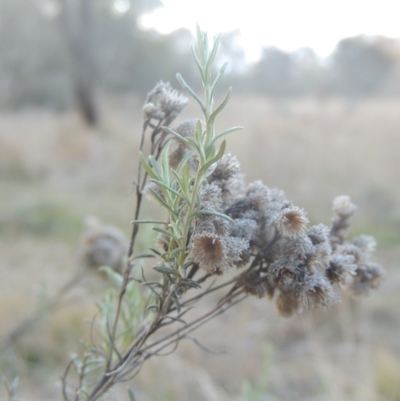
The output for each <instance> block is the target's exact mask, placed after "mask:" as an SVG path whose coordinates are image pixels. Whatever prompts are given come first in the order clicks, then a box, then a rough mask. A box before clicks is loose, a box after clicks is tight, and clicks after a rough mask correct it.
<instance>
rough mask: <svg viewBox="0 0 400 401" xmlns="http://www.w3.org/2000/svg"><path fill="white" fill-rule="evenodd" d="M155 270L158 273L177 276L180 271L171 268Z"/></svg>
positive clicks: (157, 268)
mask: <svg viewBox="0 0 400 401" xmlns="http://www.w3.org/2000/svg"><path fill="white" fill-rule="evenodd" d="M153 269H154V270H156V271H158V272H159V273H165V274H173V275H175V276H176V275H178V271H177V270H176V269H174V268H173V267H169V266H154V267H153Z"/></svg>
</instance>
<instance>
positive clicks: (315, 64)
mask: <svg viewBox="0 0 400 401" xmlns="http://www.w3.org/2000/svg"><path fill="white" fill-rule="evenodd" d="M290 57H291V60H292V65H293V74H292V77H291V78H292V81H291V86H292V87H291V90H290V91H291V93H293V94H294V95H296V96H304V95H306V96H307V95H317V94H319V93H320V91H321V87H322V86H323V80H324V69H323V68H322V66H321V63H320V60H319V59H318V57H317V55H316V54H315V52H314V50H312V49H311V48H309V47H303V48H300V49H298V50H296V51H294V52H293V53H291V54H290Z"/></svg>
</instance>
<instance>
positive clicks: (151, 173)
mask: <svg viewBox="0 0 400 401" xmlns="http://www.w3.org/2000/svg"><path fill="white" fill-rule="evenodd" d="M139 161H140V163H141V165H142V166H143V168H144V169H145V170H146V172H147V174H148V175H149V177H151V178H158V177H157V175H156V174H155V172H154V171H153V169H152V168H151V167H150V165H149V164H148V163H147V162H146V160H145V159H144V156H143V153H142V152H140V153H139Z"/></svg>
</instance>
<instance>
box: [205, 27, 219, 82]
mask: <svg viewBox="0 0 400 401" xmlns="http://www.w3.org/2000/svg"><path fill="white" fill-rule="evenodd" d="M220 41H221V36H220V35H218V36H217V37H216V38H215V40H214V45H213V48H212V49H211V53H210V57H209V58H208V60H207V64H206V75H209V74H210V73H211V66H212V63H213V62H214V60H215V56H216V55H217V52H218V47H219V42H220Z"/></svg>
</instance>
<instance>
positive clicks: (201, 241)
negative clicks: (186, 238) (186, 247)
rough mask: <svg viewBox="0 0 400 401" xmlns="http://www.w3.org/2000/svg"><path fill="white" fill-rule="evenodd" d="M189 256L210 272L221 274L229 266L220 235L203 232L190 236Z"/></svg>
mask: <svg viewBox="0 0 400 401" xmlns="http://www.w3.org/2000/svg"><path fill="white" fill-rule="evenodd" d="M190 258H191V259H192V260H193V262H195V263H197V264H198V265H199V266H200V267H201V268H202V269H204V270H205V271H207V272H208V273H210V274H214V273H217V274H218V273H219V274H221V273H222V272H223V271H224V270H226V269H227V268H228V267H229V266H228V265H227V260H226V249H225V243H224V241H223V239H222V237H220V236H218V235H216V234H212V233H207V232H204V233H202V234H197V235H195V236H194V237H193V238H192V241H191V249H190Z"/></svg>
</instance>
